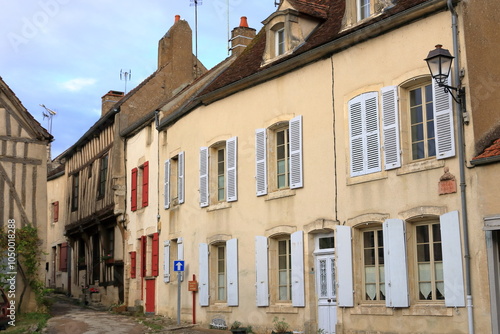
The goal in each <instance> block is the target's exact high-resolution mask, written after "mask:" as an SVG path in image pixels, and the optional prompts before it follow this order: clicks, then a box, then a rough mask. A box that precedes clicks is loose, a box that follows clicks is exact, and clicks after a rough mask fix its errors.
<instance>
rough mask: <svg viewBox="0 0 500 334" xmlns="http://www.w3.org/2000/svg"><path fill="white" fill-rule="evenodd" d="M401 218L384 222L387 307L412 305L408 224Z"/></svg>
mask: <svg viewBox="0 0 500 334" xmlns="http://www.w3.org/2000/svg"><path fill="white" fill-rule="evenodd" d="M405 224H406V223H405V221H404V220H401V219H387V220H386V221H385V222H384V224H383V237H384V271H385V304H386V306H387V307H408V306H410V301H409V295H408V269H407V259H406V225H405Z"/></svg>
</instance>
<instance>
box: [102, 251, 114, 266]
mask: <svg viewBox="0 0 500 334" xmlns="http://www.w3.org/2000/svg"><path fill="white" fill-rule="evenodd" d="M101 261H102V262H106V264H112V263H114V262H115V260H114V259H113V256H112V255H111V254H110V253H108V254H107V255H103V256H101Z"/></svg>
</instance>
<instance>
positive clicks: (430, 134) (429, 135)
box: [427, 121, 435, 139]
mask: <svg viewBox="0 0 500 334" xmlns="http://www.w3.org/2000/svg"><path fill="white" fill-rule="evenodd" d="M434 137H435V136H434V122H433V121H432V122H427V138H429V139H431V138H434Z"/></svg>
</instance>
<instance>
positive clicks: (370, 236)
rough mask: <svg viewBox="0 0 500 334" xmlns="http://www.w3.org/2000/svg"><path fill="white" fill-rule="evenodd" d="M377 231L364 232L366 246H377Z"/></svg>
mask: <svg viewBox="0 0 500 334" xmlns="http://www.w3.org/2000/svg"><path fill="white" fill-rule="evenodd" d="M374 234H375V232H374V231H368V232H364V233H363V242H364V247H365V248H367V247H375V237H374Z"/></svg>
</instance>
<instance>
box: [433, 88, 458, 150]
mask: <svg viewBox="0 0 500 334" xmlns="http://www.w3.org/2000/svg"><path fill="white" fill-rule="evenodd" d="M446 84H447V85H449V84H450V79H449V78H448V79H447V81H446ZM432 92H433V101H434V134H435V136H436V159H445V158H450V157H454V156H455V137H454V136H455V130H454V123H453V107H452V106H453V104H452V98H451V94H449V93H446V92H445V91H444V88H443V87H439V85H438V84H436V82H435V80H432Z"/></svg>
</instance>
